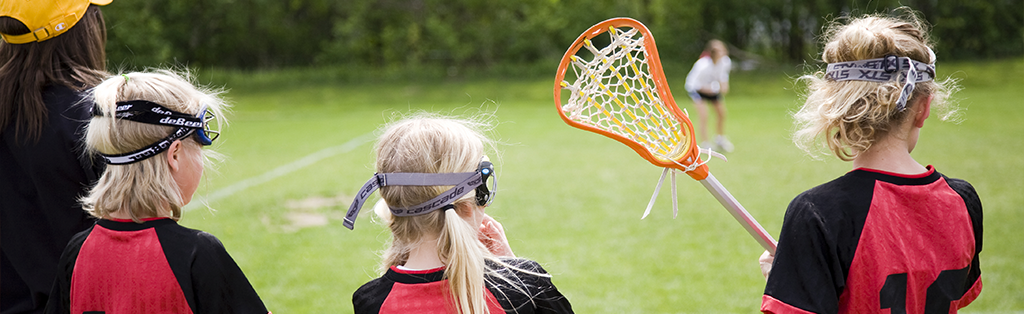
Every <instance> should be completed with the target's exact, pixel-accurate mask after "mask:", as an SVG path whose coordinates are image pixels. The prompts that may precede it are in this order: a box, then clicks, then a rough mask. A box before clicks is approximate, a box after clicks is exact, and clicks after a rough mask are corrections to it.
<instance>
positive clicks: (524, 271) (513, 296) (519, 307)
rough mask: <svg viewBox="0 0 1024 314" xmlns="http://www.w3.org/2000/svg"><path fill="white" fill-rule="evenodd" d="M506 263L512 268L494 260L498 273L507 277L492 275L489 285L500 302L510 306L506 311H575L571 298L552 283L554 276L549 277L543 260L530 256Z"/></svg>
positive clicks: (506, 261)
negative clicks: (532, 258)
mask: <svg viewBox="0 0 1024 314" xmlns="http://www.w3.org/2000/svg"><path fill="white" fill-rule="evenodd" d="M503 262H505V263H506V264H508V265H509V266H511V268H508V269H505V268H502V267H500V266H498V265H495V264H494V263H489V264H490V266H491V267H492V268H496V269H500V270H499V271H498V274H497V275H500V276H503V277H505V278H504V279H503V278H500V277H498V276H494V275H489V278H488V279H487V280H488V281H489V282H490V284H489V285H488V286H489V287H488V288H489V289H492V294H494V295H495V296H496V297H498V298H499V303H502V307H504V308H506V312H508V313H573V311H572V305H570V304H569V299H567V298H566V297H565V296H563V295H562V293H561V292H559V291H558V288H556V287H555V285H554V283H552V282H551V277H550V276H547V274H548V272H547V271H546V270H544V268H543V267H541V266H540V264H539V263H537V262H535V261H531V260H527V259H507V260H503ZM538 274H539V275H544V276H538ZM506 279H507V280H509V281H511V283H510V282H509V281H506ZM513 285H514V287H513ZM520 289H522V290H520ZM494 290H498V291H494ZM523 290H525V291H523ZM524 292H525V294H524Z"/></svg>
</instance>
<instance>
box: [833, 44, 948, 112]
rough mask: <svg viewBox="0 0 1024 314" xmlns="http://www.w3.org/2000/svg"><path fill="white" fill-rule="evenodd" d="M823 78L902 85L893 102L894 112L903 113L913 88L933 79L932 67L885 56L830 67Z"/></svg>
mask: <svg viewBox="0 0 1024 314" xmlns="http://www.w3.org/2000/svg"><path fill="white" fill-rule="evenodd" d="M933 59H934V58H933ZM825 76H826V77H827V78H829V79H831V80H833V81H868V82H879V83H884V82H888V81H891V80H894V79H895V80H898V81H902V82H904V83H903V88H902V89H901V90H900V97H899V98H898V99H897V100H896V111H903V109H905V108H906V106H907V99H909V98H910V95H911V94H912V93H913V92H914V84H915V83H920V82H927V81H931V80H934V79H935V65H934V64H927V63H924V62H920V61H917V60H914V59H910V58H908V57H897V56H894V55H888V56H885V57H884V58H878V59H868V60H857V61H849V62H837V63H829V64H828V67H827V68H826V69H825Z"/></svg>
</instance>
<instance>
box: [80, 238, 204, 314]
mask: <svg viewBox="0 0 1024 314" xmlns="http://www.w3.org/2000/svg"><path fill="white" fill-rule="evenodd" d="M97 261H102V262H99V263H97ZM88 311H105V312H107V313H189V314H191V313H192V310H191V309H189V306H188V301H186V300H185V295H184V294H183V293H182V292H181V287H180V286H178V281H177V280H176V279H175V278H174V273H173V272H171V266H170V265H168V264H167V258H166V257H164V251H163V247H161V246H160V239H158V238H157V236H156V230H154V229H152V228H150V229H145V230H140V231H131V232H114V231H111V230H110V229H107V228H103V227H102V226H96V227H95V228H94V229H93V231H92V234H91V235H90V236H89V238H87V239H85V243H84V244H82V250H81V253H80V254H79V255H78V259H77V261H76V263H75V272H74V274H73V275H72V276H71V313H83V312H88Z"/></svg>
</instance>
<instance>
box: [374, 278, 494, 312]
mask: <svg viewBox="0 0 1024 314" xmlns="http://www.w3.org/2000/svg"><path fill="white" fill-rule="evenodd" d="M391 270H392V271H395V272H397V273H402V274H407V275H413V276H416V275H424V274H429V273H433V272H437V271H442V272H443V271H444V269H443V268H442V269H433V270H425V271H409V270H402V269H398V268H397V267H392V268H391ZM449 289H451V288H450V287H449V285H448V280H442V281H434V282H427V283H397V282H396V283H395V285H394V286H393V287H391V294H389V295H388V297H387V299H385V300H384V304H383V305H381V308H380V313H381V314H385V313H394V314H401V313H423V314H447V313H456V312H457V311H455V309H454V308H453V307H452V304H451V302H450V300H451V298H449V297H448V296H449V295H450V293H449V291H450V290H449ZM484 297H486V298H487V307H488V309H489V310H490V312H491V313H504V312H505V310H503V309H501V305H500V304H498V300H497V299H495V298H494V295H493V294H491V291H489V290H486V289H484Z"/></svg>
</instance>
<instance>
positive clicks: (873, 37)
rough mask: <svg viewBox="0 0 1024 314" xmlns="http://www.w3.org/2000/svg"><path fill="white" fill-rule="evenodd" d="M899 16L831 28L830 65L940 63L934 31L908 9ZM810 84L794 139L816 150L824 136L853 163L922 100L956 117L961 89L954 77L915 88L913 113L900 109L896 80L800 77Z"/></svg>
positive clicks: (828, 34) (825, 57) (818, 75)
mask: <svg viewBox="0 0 1024 314" xmlns="http://www.w3.org/2000/svg"><path fill="white" fill-rule="evenodd" d="M896 12H897V14H894V16H882V15H866V16H863V17H860V18H856V19H854V20H852V21H851V22H850V23H849V24H845V25H844V24H842V23H838V22H834V23H833V24H832V25H830V26H829V27H828V30H827V31H826V32H825V34H824V36H823V38H824V40H823V41H824V43H825V45H824V51H823V52H822V54H821V58H822V61H824V62H825V63H836V62H847V61H857V60H866V59H875V58H882V57H884V56H886V55H890V54H891V55H896V56H898V57H909V58H911V59H913V60H917V61H920V62H924V63H934V62H935V60H934V59H933V58H934V55H933V54H931V53H930V52H929V51H930V49H931V48H930V47H931V43H930V39H929V37H928V27H927V25H926V24H925V23H924V22H923V21H922V19H921V18H919V17H918V16H917V15H916V14H915V13H914V12H913V11H912V10H910V9H909V8H906V7H903V8H900V9H897V10H896ZM800 80H801V81H804V82H807V84H808V91H807V99H806V101H805V102H804V105H803V107H802V108H800V110H799V111H798V112H796V113H795V114H794V115H793V117H794V120H795V125H796V128H797V130H796V132H795V133H794V136H793V140H794V142H795V143H796V144H797V146H799V147H800V148H802V149H804V150H805V151H807V152H811V149H810V146H811V144H812V143H813V142H815V140H816V139H817V138H818V137H819V136H820V137H823V138H824V140H825V143H824V145H823V146H824V147H826V148H828V149H829V150H831V151H832V152H833V153H834V154H835V155H836V156H837V157H839V159H842V160H844V161H850V160H853V159H855V158H857V156H858V155H859V154H860V153H861V152H864V151H865V150H867V149H868V148H870V147H871V145H872V144H874V143H875V142H877V141H878V140H879V139H881V138H882V137H884V136H887V135H889V134H890V133H891V131H894V130H895V129H896V127H898V126H899V125H902V123H904V122H905V121H906V119H908V118H910V117H912V116H913V115H912V114H910V112H914V111H915V110H920V109H917V108H912V107H913V104H915V103H918V100H919V99H923V97H924V98H926V97H929V96H931V97H932V110H934V111H938V112H940V113H944V114H942V115H940V118H941V119H942V120H946V119H948V118H949V117H952V116H954V114H955V109H952V108H951V107H952V106H951V105H949V104H947V103H946V101H947V99H948V97H949V96H950V94H952V93H953V92H954V91H955V90H956V89H957V87H956V82H955V81H954V80H952V79H946V80H944V81H937V80H933V81H927V82H920V83H917V84H916V85H915V87H916V88H915V89H914V92H913V94H912V95H911V97H910V98H909V99H908V100H907V107H906V108H907V109H913V110H897V105H896V101H897V99H898V98H899V95H900V90H901V88H902V85H901V84H900V82H897V81H895V80H893V81H889V82H885V83H878V82H868V81H856V80H851V81H834V80H830V79H826V78H825V74H824V72H822V71H818V72H815V73H813V74H808V75H804V76H802V77H800Z"/></svg>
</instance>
